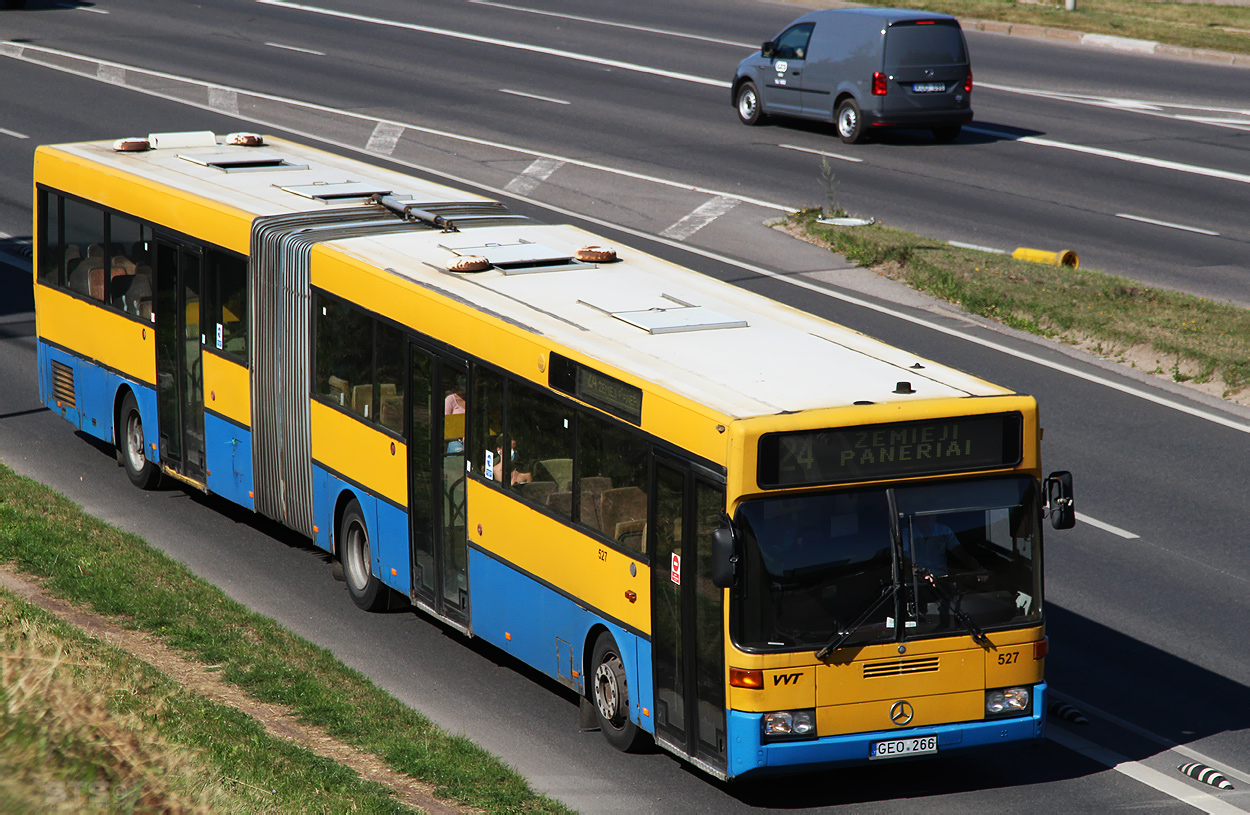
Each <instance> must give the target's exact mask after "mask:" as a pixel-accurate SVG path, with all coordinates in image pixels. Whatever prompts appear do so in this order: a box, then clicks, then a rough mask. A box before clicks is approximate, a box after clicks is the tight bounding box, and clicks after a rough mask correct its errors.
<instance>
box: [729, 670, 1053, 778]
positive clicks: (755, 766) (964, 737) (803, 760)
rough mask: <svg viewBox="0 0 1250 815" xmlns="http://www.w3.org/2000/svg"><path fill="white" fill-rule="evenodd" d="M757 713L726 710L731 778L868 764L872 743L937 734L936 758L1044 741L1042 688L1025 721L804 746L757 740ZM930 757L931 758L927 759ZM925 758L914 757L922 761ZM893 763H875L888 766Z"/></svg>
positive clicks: (910, 730)
mask: <svg viewBox="0 0 1250 815" xmlns="http://www.w3.org/2000/svg"><path fill="white" fill-rule="evenodd" d="M761 718H763V714H761V713H743V712H741V711H737V710H731V711H729V772H728V775H729V776H730V777H735V776H740V775H745V774H752V775H763V774H768V773H782V772H805V771H810V770H814V769H818V768H820V767H831V766H838V765H853V764H867V763H868V762H869V761H872V759H869V757H868V756H869V751H870V750H871V749H872V745H873V743H874V742H878V741H882V740H888V739H899V738H910V737H913V736H930V735H936V736H937V740H938V752H937V754H938V755H941V754H943V753H947V752H950V751H952V750H967V749H972V748H976V747H988V746H992V745H1001V744H1008V743H1011V742H1037V741H1041V740H1042V739H1043V738H1045V736H1046V685H1045V683H1041V684H1038V685H1034V686H1033V712H1032V714H1031V715H1027V716H1015V717H1011V718H1003V719H991V720H987V721H979V722H961V723H958V724H943V725H934V726H932V727H912V728H900V729H898V730H884V731H879V732H875V733H852V734H848V735H843V736H826V737H824V738H818V739H810V740H805V741H785V742H769V743H764V742H763V741H761V732H762V731H761V727H760V720H761ZM927 755H928V756H932V755H933V754H932V753H930V754H927ZM924 757H926V756H917V758H924ZM891 760H892V759H888V758H886V759H877V761H885V762H888V761H891Z"/></svg>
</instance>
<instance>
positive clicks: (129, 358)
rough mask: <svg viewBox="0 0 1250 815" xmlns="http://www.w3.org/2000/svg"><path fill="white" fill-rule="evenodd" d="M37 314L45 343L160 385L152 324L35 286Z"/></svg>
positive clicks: (134, 377)
mask: <svg viewBox="0 0 1250 815" xmlns="http://www.w3.org/2000/svg"><path fill="white" fill-rule="evenodd" d="M35 314H36V315H37V316H36V319H37V320H38V323H39V329H38V331H39V336H40V337H41V338H42V339H44V340H47V341H48V342H50V343H53V344H54V345H59V346H61V347H62V348H65V349H68V350H70V351H73V352H76V353H78V354H81V355H82V356H84V357H86V358H87V359H93V360H95V361H97V362H99V363H100V364H101V365H104V366H106V367H108V368H112V369H113V370H116V371H119V372H121V373H122V374H123V375H125V376H128V377H131V378H132V379H136V380H138V381H140V382H144V383H146V384H149V385H155V384H156V329H155V327H154V326H153V325H152V324H150V323H144V322H140V321H138V320H134V319H131V318H129V317H126V316H124V315H122V314H121V313H119V312H116V311H109V310H108V309H106V308H102V307H101V306H100V305H99V304H95V303H94V302H88V301H86V300H80V299H79V298H77V297H73V296H71V295H70V294H68V293H67V292H65V291H63V290H58V289H52V288H49V287H47V286H35Z"/></svg>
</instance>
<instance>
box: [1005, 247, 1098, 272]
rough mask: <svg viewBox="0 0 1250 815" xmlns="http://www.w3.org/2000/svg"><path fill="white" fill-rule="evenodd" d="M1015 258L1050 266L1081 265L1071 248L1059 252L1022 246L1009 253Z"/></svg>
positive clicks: (1075, 266)
mask: <svg viewBox="0 0 1250 815" xmlns="http://www.w3.org/2000/svg"><path fill="white" fill-rule="evenodd" d="M1011 256H1012V257H1013V258H1015V259H1016V260H1027V261H1030V262H1032V263H1048V264H1050V265H1051V266H1071V267H1072V268H1073V269H1075V268H1077V267H1079V266H1080V265H1081V259H1080V258H1078V257H1077V256H1076V252H1073V251H1072V250H1071V249H1064V250H1063V251H1061V252H1047V251H1044V250H1042V249H1026V248H1024V247H1023V246H1022V247H1020V248H1019V249H1017V250H1016V251H1014V252H1012V253H1011Z"/></svg>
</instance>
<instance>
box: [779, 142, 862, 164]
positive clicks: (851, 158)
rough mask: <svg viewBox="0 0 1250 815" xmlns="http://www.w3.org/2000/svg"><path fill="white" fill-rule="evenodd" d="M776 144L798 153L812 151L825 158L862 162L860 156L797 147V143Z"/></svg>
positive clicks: (783, 148)
mask: <svg viewBox="0 0 1250 815" xmlns="http://www.w3.org/2000/svg"><path fill="white" fill-rule="evenodd" d="M777 146H778V147H780V148H781V149H782V150H797V151H798V152H800V153H814V154H816V155H818V156H826V157H827V158H836V159H838V160H839V161H852V162H854V163H856V164H863V162H864V160H863V159H862V158H855V157H854V156H843V155H839V154H837V153H828V152H825V151H824V150H815V149H813V148H811V147H799V146H798V145H797V144H779V145H777Z"/></svg>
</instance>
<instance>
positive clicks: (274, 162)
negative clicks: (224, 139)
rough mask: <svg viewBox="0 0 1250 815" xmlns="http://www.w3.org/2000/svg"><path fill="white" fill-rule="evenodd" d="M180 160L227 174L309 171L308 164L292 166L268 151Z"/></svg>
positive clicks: (183, 156)
mask: <svg viewBox="0 0 1250 815" xmlns="http://www.w3.org/2000/svg"><path fill="white" fill-rule="evenodd" d="M178 158H180V159H183V160H184V161H189V162H191V163H192V164H198V165H200V166H201V167H212V168H213V169H214V170H221V171H222V172H226V173H237V172H246V171H249V170H251V171H256V170H307V169H308V165H307V164H292V163H291V162H289V161H287V160H286V158H284V157H283V156H281V155H279V154H277V153H271V152H269V151H267V150H231V151H230V152H227V153H200V154H195V153H179V154H178Z"/></svg>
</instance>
